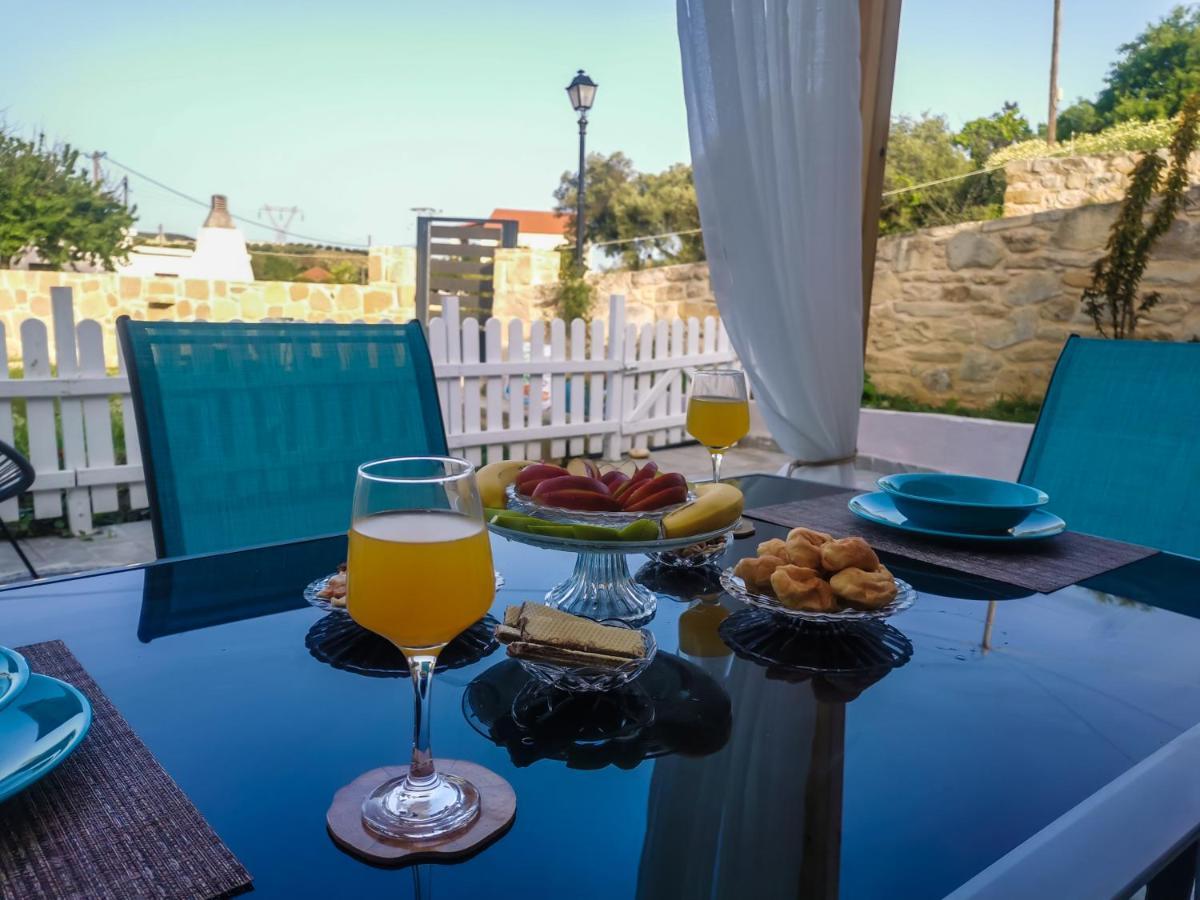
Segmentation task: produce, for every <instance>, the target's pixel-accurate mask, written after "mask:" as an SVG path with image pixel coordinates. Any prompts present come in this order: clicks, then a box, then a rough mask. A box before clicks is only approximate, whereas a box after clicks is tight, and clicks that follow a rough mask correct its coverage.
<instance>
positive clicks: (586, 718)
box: [463, 650, 732, 769]
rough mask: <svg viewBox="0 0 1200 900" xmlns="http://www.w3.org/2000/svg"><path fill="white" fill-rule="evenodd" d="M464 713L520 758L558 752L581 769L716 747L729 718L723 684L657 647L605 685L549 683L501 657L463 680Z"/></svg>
mask: <svg viewBox="0 0 1200 900" xmlns="http://www.w3.org/2000/svg"><path fill="white" fill-rule="evenodd" d="M463 714H464V715H465V716H466V718H467V721H468V722H469V723H470V724H471V727H472V728H474V729H475V730H476V731H478V732H479V733H480V734H482V735H483V736H484V737H486V738H488V739H489V740H491V741H493V742H494V743H496V744H497V745H499V746H501V747H504V748H505V749H507V750H508V752H509V754H510V756H511V757H512V760H513V762H514V763H515V764H516V765H518V766H527V765H530V764H531V763H533V762H536V761H537V760H540V759H557V760H564V761H566V763H567V764H568V765H569V766H571V767H573V768H580V769H598V768H601V767H603V766H608V765H616V766H620V767H621V768H632V767H633V766H636V765H637V764H638V763H639V762H641V761H642V760H644V759H650V758H653V757H659V756H664V755H668V754H673V753H682V754H686V755H688V756H690V757H698V756H704V755H706V754H709V753H715V752H716V751H718V750H720V748H721V747H722V746H723V745H724V744H725V741H726V740H728V738H729V729H730V725H731V721H732V715H731V707H730V703H729V697H728V695H727V694H726V693H725V691H723V690H722V689H721V687H720V685H718V684H717V682H716V681H714V680H713V678H711V677H710V676H709V675H708V674H706V673H705V672H704V671H702V670H701V669H699V668H698V667H697V666H694V665H692V664H691V663H689V662H686V661H684V660H682V659H680V658H679V657H678V656H674V655H672V654H670V653H667V652H665V651H662V650H660V651H659V652H658V654H657V655H656V656H655V657H654V662H652V663H651V664H650V666H649V667H648V668H647V669H646V671H645V672H644V673H643V674H642V676H641V677H640V678H638V679H637V680H636V681H634V682H631V683H630V684H628V685H626V686H624V687H622V688H619V689H618V690H615V691H607V692H604V693H586V694H570V693H567V692H566V691H559V690H555V689H554V688H550V687H546V686H545V685H542V684H540V683H538V682H536V681H535V680H534V679H533V678H532V677H531V676H530V675H529V673H528V672H526V671H525V670H524V669H523V668H521V666H520V664H519V663H518V662H517V661H516V660H513V659H510V660H506V661H504V662H502V663H498V664H496V665H494V666H492V667H491V668H490V669H488V670H487V671H486V672H484V673H483V674H481V675H479V676H478V677H477V678H476V679H475V680H474V681H472V682H471V683H470V684H469V685H468V686H467V689H466V691H464V693H463Z"/></svg>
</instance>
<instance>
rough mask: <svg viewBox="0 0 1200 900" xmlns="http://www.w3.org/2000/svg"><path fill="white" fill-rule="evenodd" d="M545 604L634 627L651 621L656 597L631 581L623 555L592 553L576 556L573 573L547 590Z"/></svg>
mask: <svg viewBox="0 0 1200 900" xmlns="http://www.w3.org/2000/svg"><path fill="white" fill-rule="evenodd" d="M546 602H547V603H548V604H549V605H550V606H553V607H554V608H555V609H561V610H562V611H563V612H569V613H571V614H572V615H576V616H587V617H588V618H590V619H601V620H602V619H620V620H621V621H622V622H624V623H626V624H627V625H632V626H635V627H637V626H639V625H644V624H645V623H647V622H649V621H650V620H651V619H652V618H654V612H655V610H656V609H657V607H658V595H657V594H655V593H654V591H652V590H650V589H649V588H648V587H646V586H645V585H642V584H638V583H637V582H636V581H634V580H633V577H632V576H631V575H630V574H629V566H628V565H626V563H625V554H624V553H604V552H599V551H591V552H584V553H580V554H579V555H578V556H576V558H575V571H574V572H572V573H571V577H570V578H568V579H567V580H566V581H563V582H560V583H559V584H556V585H555V586H554V587H552V588H551V589H550V591H549V593H547V594H546Z"/></svg>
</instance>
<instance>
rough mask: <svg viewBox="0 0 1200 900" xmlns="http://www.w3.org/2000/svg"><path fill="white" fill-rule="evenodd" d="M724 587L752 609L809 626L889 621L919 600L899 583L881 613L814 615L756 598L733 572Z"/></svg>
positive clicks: (723, 580) (905, 584)
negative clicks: (894, 593) (894, 595)
mask: <svg viewBox="0 0 1200 900" xmlns="http://www.w3.org/2000/svg"><path fill="white" fill-rule="evenodd" d="M721 586H722V587H723V588H725V590H726V591H727V592H728V593H729V594H730V595H731V596H733V597H736V598H737V599H738V600H741V601H743V602H745V603H749V604H750V605H751V606H757V607H759V608H760V609H765V610H767V611H768V612H772V613H776V614H777V615H781V616H787V617H789V618H792V619H801V620H804V621H806V622H855V621H870V620H872V619H887V618H889V617H891V616H894V615H896V614H897V613H901V612H904V610H906V609H908V608H909V607H910V606H912V605H913V601H914V600H916V599H917V592H916V590H915V589H914V588H913V586H912V585H911V584H909V583H908V582H907V581H902V580H900V579H899V578H897V579H896V589H897V590H896V597H895V599H893V600H892V602H891V603H889V604H888V605H887V606H882V607H880V608H879V609H842V610H838V611H837V612H812V611H811V610H807V609H792V608H790V607H787V606H784V605H783V604H782V603H780V602H779V601H778V600H777V599H776V598H774V597H771V596H768V595H767V594H756V593H755V592H754V591H751V590H750V589H749V588H747V587H746V583H745V582H744V581H742V579H740V578H738V577H737V576H736V575H734V574H733V569H726V570H725V571H724V572H722V573H721Z"/></svg>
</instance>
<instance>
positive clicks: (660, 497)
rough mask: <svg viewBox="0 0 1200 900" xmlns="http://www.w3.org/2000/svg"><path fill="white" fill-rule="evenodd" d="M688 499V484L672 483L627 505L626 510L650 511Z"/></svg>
mask: <svg viewBox="0 0 1200 900" xmlns="http://www.w3.org/2000/svg"><path fill="white" fill-rule="evenodd" d="M686 499H687V485H683V486H682V487H680V486H679V485H671V486H668V487H665V488H663V489H662V490H661V491H655V492H653V493H651V494H648V495H647V496H644V497H642V498H641V499H640V500H638V501H637V502H636V503H631V504H629V505H628V506H626V507H625V512H649V511H650V510H654V509H662V508H663V507H664V506H673V505H674V504H676V503H682V502H683V501H685V500H686Z"/></svg>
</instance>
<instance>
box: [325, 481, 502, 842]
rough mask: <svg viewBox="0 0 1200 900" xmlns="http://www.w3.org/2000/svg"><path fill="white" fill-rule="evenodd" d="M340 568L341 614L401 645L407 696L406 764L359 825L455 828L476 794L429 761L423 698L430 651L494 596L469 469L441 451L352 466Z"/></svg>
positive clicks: (404, 832)
mask: <svg viewBox="0 0 1200 900" xmlns="http://www.w3.org/2000/svg"><path fill="white" fill-rule="evenodd" d="M348 565H349V571H350V579H349V595H348V597H347V609H348V611H349V613H350V616H351V617H352V618H353V619H354V621H356V622H357V623H358V624H359V625H362V626H363V627H364V628H367V629H369V630H371V631H374V632H375V633H376V634H380V635H382V636H383V637H386V638H387V639H388V640H390V641H391V642H392V643H393V644H395V645H396V646H397V647H399V648H400V650H401V651H402V652H403V653H404V655H405V657H406V658H407V660H408V665H409V670H410V672H411V673H412V679H413V689H414V692H415V697H416V709H415V725H414V730H413V748H412V763H411V764H410V765H409V768H408V771H407V772H406V773H405V775H404V776H403V777H401V778H397V779H393V780H391V781H389V782H386V783H384V784H383V785H381V786H380V787H378V788H377V789H376V790H375V791H374V792H373V793H372V794H371V795H370V796H369V797H367V799H366V801H365V802H364V803H363V821H364V822H365V823H366V825H367V826H368V827H369V828H371V829H372V830H373V831H376V832H378V833H380V834H382V835H385V836H388V837H397V838H405V839H409V840H413V839H427V838H434V837H438V836H441V835H444V834H447V833H449V832H451V831H455V830H457V829H459V828H462V827H464V826H466V825H468V824H470V822H472V821H473V820H474V819H475V817H476V816H477V815H478V814H479V792H478V790H477V789H476V788H475V786H474V785H472V784H471V783H470V782H468V781H466V780H465V779H463V778H460V777H458V776H455V775H442V774H441V773H439V772H438V771H437V769H436V767H435V766H434V762H433V752H432V750H431V749H430V745H429V709H428V701H429V690H430V686H431V683H432V681H433V670H434V666H435V665H436V663H437V658H438V654H439V653H440V652H441V650H442V648H443V647H444V646H445V645H446V643H447V642H448V641H450V640H451V639H453V638H454V637H455V636H456V635H457V634H458V633H459V632H461V631H463V630H464V629H466V628H467V627H468V626H470V625H471V624H472V623H474V622H476V621H478V620H479V619H480V618H481V617H482V616H483V615H484V613H486V612H487V610H488V607H489V606H491V603H492V599H493V597H494V596H495V590H496V586H495V577H494V575H493V569H492V550H491V544H490V543H489V542H488V535H487V530H486V528H485V527H484V524H483V508H482V505H481V504H480V502H479V491H478V489H477V488H476V485H475V468H474V467H473V466H472V465H471V464H470V463H468V462H466V461H465V460H460V459H449V458H442V457H413V458H406V459H390V460H380V461H378V462H373V463H367V464H366V465H363V466H360V467H359V470H358V482H357V484H356V485H355V488H354V520H353V524H352V526H351V529H350V554H349V564H348Z"/></svg>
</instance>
